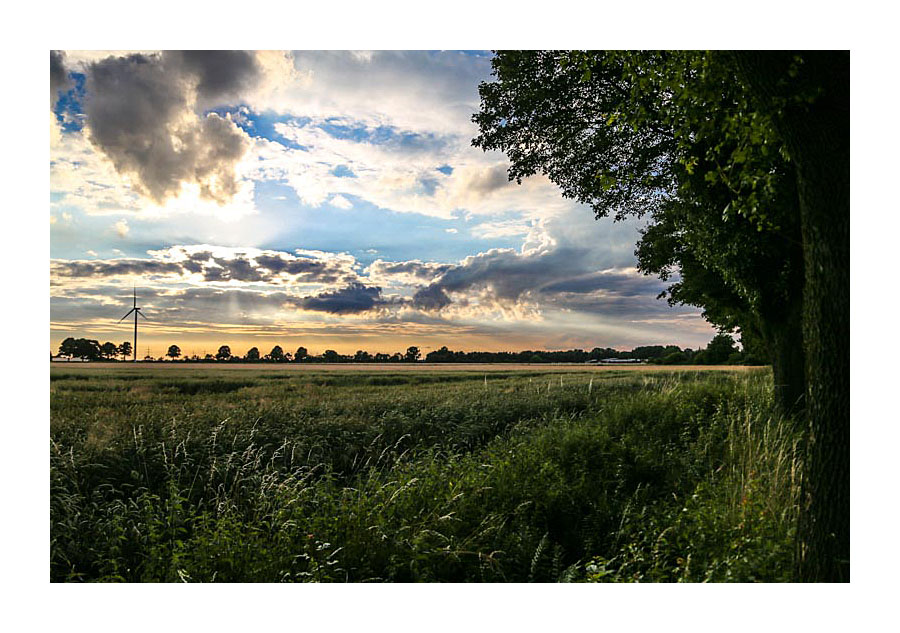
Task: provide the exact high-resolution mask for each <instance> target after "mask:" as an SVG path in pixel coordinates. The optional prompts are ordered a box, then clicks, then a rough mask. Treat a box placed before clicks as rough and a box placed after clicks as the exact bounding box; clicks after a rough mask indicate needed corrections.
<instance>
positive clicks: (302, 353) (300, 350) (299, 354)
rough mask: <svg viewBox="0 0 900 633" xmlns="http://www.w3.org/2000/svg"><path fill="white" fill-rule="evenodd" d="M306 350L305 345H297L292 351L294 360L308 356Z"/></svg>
mask: <svg viewBox="0 0 900 633" xmlns="http://www.w3.org/2000/svg"><path fill="white" fill-rule="evenodd" d="M308 355H309V354H308V352H307V351H306V348H305V347H302V346H301V347H298V348H297V351H296V352H295V353H294V360H298V361H299V360H303V359H305V358H306V357H307V356H308Z"/></svg>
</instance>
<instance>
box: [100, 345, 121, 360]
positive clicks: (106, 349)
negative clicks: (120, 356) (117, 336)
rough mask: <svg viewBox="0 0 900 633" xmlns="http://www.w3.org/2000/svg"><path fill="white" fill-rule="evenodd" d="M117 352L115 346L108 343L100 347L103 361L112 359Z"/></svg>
mask: <svg viewBox="0 0 900 633" xmlns="http://www.w3.org/2000/svg"><path fill="white" fill-rule="evenodd" d="M118 351H119V348H118V347H116V344H115V343H110V342H109V341H107V342H106V343H104V344H103V345H101V346H100V356H102V357H103V358H105V359H109V358H114V357H115V355H116V354H117V353H118Z"/></svg>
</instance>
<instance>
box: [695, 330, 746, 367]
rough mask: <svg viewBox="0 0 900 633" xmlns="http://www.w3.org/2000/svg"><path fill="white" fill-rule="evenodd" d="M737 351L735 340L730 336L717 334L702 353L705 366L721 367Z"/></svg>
mask: <svg viewBox="0 0 900 633" xmlns="http://www.w3.org/2000/svg"><path fill="white" fill-rule="evenodd" d="M737 351H738V350H737V347H736V346H735V344H734V339H733V338H731V337H730V336H729V335H728V334H721V333H720V334H716V335H715V336H714V337H713V339H712V340H711V341H710V342H709V344H708V345H707V346H706V349H705V350H703V352H702V353H703V361H704V364H706V365H721V364H722V363H724V362H726V361H727V360H728V358H729V357H730V356H731V355H732V354H734V353H735V352H737Z"/></svg>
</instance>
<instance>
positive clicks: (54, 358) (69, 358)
mask: <svg viewBox="0 0 900 633" xmlns="http://www.w3.org/2000/svg"><path fill="white" fill-rule="evenodd" d="M50 362H51V363H89V362H90V361H89V360H88V359H87V358H75V357H72V356H61V355H58V356H51V357H50Z"/></svg>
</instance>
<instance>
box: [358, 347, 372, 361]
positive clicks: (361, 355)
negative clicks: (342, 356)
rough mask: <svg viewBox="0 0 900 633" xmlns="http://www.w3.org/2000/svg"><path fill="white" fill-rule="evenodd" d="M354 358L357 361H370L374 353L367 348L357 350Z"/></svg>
mask: <svg viewBox="0 0 900 633" xmlns="http://www.w3.org/2000/svg"><path fill="white" fill-rule="evenodd" d="M353 360H354V361H355V362H357V363H368V362H370V361H371V360H372V355H371V354H370V353H369V352H367V351H365V350H357V351H356V354H354V355H353Z"/></svg>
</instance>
